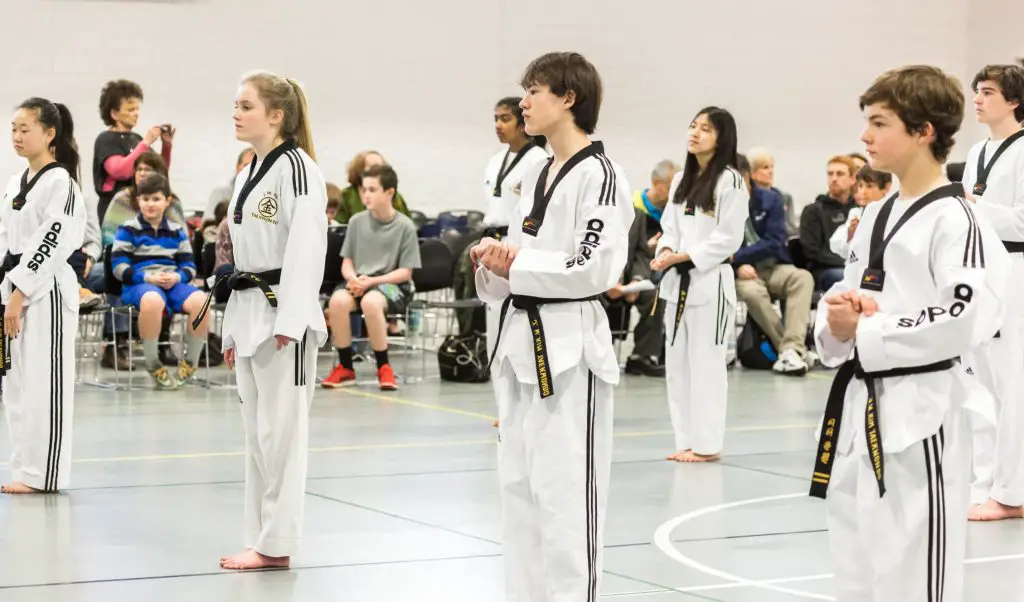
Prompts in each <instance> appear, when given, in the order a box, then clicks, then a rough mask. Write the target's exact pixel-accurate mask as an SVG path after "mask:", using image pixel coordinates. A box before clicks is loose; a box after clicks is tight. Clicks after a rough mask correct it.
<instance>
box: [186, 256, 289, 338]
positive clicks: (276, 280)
mask: <svg viewBox="0 0 1024 602" xmlns="http://www.w3.org/2000/svg"><path fill="white" fill-rule="evenodd" d="M277 284H281V270H268V271H266V272H238V271H235V272H232V273H231V275H229V276H227V277H225V278H221V279H220V280H218V281H217V283H216V284H214V285H213V288H212V289H211V290H210V294H209V296H207V297H206V303H204V304H203V307H202V309H200V310H199V315H197V316H196V319H195V320H193V321H192V328H199V324H200V323H201V322H202V321H203V318H204V317H206V312H207V311H209V309H210V301H211V300H212V299H213V298H214V297H215V296H217V293H218V292H219V291H222V290H224V289H228V290H232V291H244V290H248V289H252V288H258V289H260V291H261V292H262V293H263V296H264V297H266V298H267V303H270V307H277V295H276V294H275V293H274V289H272V288H270V287H271V286H273V285H277Z"/></svg>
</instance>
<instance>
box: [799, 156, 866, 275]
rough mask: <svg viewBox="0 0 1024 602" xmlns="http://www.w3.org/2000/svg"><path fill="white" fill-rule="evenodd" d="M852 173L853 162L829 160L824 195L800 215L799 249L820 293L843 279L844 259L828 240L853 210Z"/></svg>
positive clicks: (843, 159) (834, 158) (833, 158)
mask: <svg viewBox="0 0 1024 602" xmlns="http://www.w3.org/2000/svg"><path fill="white" fill-rule="evenodd" d="M855 173H856V172H855V170H854V162H853V159H851V158H850V157H847V156H845V155H840V156H836V157H832V158H831V159H830V160H829V162H828V194H822V195H819V196H818V198H817V199H815V201H814V203H813V204H811V205H808V206H806V207H804V210H803V213H801V214H800V245H801V246H802V247H803V248H804V256H805V257H806V258H807V263H808V265H809V267H810V268H811V271H812V272H813V273H814V280H815V282H816V284H817V288H818V290H821V291H827V290H828V289H830V288H832V285H833V284H835V283H837V282H839V281H841V280H842V279H843V266H845V265H846V258H845V257H842V256H840V255H836V254H835V253H833V252H832V249H830V248H829V239H831V238H832V234H833V233H834V232H835V231H836V229H837V228H839V227H841V226H842V225H843V224H844V223H846V216H847V215H849V213H850V207H852V206H853V187H854V185H855V184H856V179H855V178H854V174H855Z"/></svg>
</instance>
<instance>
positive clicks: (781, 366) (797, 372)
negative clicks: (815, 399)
mask: <svg viewBox="0 0 1024 602" xmlns="http://www.w3.org/2000/svg"><path fill="white" fill-rule="evenodd" d="M772 370H774V371H776V372H778V373H779V374H785V375H787V376H803V375H805V374H807V362H805V361H804V360H803V358H801V357H800V354H799V353H797V352H796V350H795V349H786V350H785V351H783V352H782V353H781V354H779V360H778V361H777V362H775V365H774V366H772Z"/></svg>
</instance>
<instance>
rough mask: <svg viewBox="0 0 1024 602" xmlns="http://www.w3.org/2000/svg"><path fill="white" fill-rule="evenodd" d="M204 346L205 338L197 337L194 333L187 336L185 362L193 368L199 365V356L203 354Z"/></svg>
mask: <svg viewBox="0 0 1024 602" xmlns="http://www.w3.org/2000/svg"><path fill="white" fill-rule="evenodd" d="M205 344H206V336H205V335H204V336H198V335H197V334H196V333H194V332H190V333H189V334H188V341H187V342H186V343H185V361H187V362H188V363H190V364H192V366H193V367H195V366H198V365H199V354H201V353H202V352H203V345H205Z"/></svg>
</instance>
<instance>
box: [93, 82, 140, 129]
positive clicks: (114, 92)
mask: <svg viewBox="0 0 1024 602" xmlns="http://www.w3.org/2000/svg"><path fill="white" fill-rule="evenodd" d="M129 98H138V99H139V100H140V101H141V100H142V86H140V85H139V84H137V83H135V82H133V81H131V80H128V79H115V80H113V81H109V82H107V83H106V85H104V86H103V90H102V91H100V119H102V120H103V123H105V124H107V125H108V126H115V125H117V123H116V122H115V121H114V118H113V117H111V116H110V112H111V111H117V110H119V109H120V108H121V103H122V102H124V101H125V100H128V99H129Z"/></svg>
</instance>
